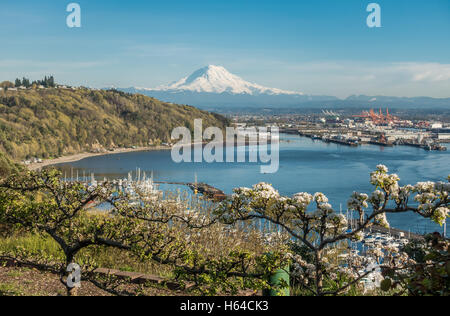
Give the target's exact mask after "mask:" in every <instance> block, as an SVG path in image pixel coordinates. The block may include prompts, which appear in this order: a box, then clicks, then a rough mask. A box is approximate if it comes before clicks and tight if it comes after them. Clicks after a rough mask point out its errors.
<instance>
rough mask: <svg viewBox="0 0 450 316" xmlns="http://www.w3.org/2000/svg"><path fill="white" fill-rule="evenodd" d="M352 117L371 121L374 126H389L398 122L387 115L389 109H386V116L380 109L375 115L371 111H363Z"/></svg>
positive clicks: (393, 117)
mask: <svg viewBox="0 0 450 316" xmlns="http://www.w3.org/2000/svg"><path fill="white" fill-rule="evenodd" d="M353 117H355V118H364V119H369V120H370V121H372V122H373V123H374V124H377V125H383V124H390V123H394V122H395V121H397V120H398V118H397V117H395V116H393V115H391V114H390V113H389V109H386V115H385V114H383V111H382V110H381V109H380V112H379V113H375V111H374V110H373V109H371V110H370V111H369V112H368V111H363V112H362V113H361V114H359V115H353Z"/></svg>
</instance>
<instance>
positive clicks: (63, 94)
mask: <svg viewBox="0 0 450 316" xmlns="http://www.w3.org/2000/svg"><path fill="white" fill-rule="evenodd" d="M197 118H199V119H203V125H204V126H205V127H206V126H217V127H224V126H225V124H226V119H225V118H224V117H222V116H220V115H217V114H213V113H208V112H205V111H200V110H198V109H196V108H193V107H190V106H181V105H174V104H169V103H163V102H160V101H158V100H156V99H153V98H150V97H146V96H143V95H132V94H127V93H123V92H119V91H114V90H110V91H99V90H90V89H77V90H72V89H62V88H58V89H56V88H54V89H53V88H52V89H40V90H19V91H0V151H2V152H4V153H6V155H7V156H8V157H10V158H12V159H14V160H16V161H17V160H22V159H27V158H30V157H39V158H53V157H58V156H62V155H66V154H72V153H78V152H84V151H92V150H102V149H106V150H107V149H111V148H116V147H131V146H148V145H151V144H155V145H156V144H158V143H161V142H168V141H169V140H170V135H171V132H172V129H173V128H175V127H178V126H186V127H188V128H190V129H191V130H193V123H194V119H197Z"/></svg>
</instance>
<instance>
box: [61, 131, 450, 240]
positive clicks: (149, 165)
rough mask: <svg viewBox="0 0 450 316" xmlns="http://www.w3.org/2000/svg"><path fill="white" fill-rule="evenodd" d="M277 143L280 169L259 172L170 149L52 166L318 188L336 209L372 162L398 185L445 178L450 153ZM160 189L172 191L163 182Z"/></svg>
mask: <svg viewBox="0 0 450 316" xmlns="http://www.w3.org/2000/svg"><path fill="white" fill-rule="evenodd" d="M281 139H282V142H281V144H280V169H279V171H278V172H277V173H276V174H261V173H260V166H259V165H258V164H251V163H244V164H242V163H213V164H207V163H181V164H176V163H174V162H172V159H171V155H170V151H149V152H133V153H125V154H116V155H108V156H98V157H91V158H87V159H84V160H81V161H78V162H73V163H68V164H62V165H57V166H56V167H57V168H59V169H61V170H63V171H64V172H66V174H67V175H68V176H69V175H70V172H71V169H72V168H73V170H74V172H76V171H77V170H78V172H79V174H80V176H81V175H82V173H83V171H84V172H85V173H86V174H89V173H91V172H93V173H95V175H96V177H98V178H100V179H102V178H103V177H106V178H108V179H118V178H126V175H127V174H128V172H129V171H135V170H136V168H141V170H142V171H146V172H147V174H150V172H151V171H153V172H154V177H155V180H157V181H158V180H160V181H176V182H194V178H195V174H197V176H198V181H199V182H205V183H208V184H210V185H212V186H214V187H217V188H219V189H222V190H223V191H225V192H226V193H230V192H231V191H232V189H233V188H234V187H241V186H252V185H253V184H256V183H258V182H268V183H271V184H272V185H273V186H274V187H275V188H276V189H278V190H279V191H280V193H281V194H284V195H292V194H295V193H297V192H310V193H315V192H323V193H325V194H326V195H327V196H328V197H329V199H330V202H331V203H332V205H333V206H334V207H335V209H337V210H339V208H340V205H341V204H342V207H343V209H344V210H345V207H346V202H347V200H348V198H349V196H350V195H351V193H352V192H353V191H359V192H366V193H370V192H371V191H373V188H372V186H371V185H370V183H369V174H370V172H371V171H373V170H374V169H375V167H376V165H377V164H380V163H382V164H385V165H387V166H388V167H389V169H390V171H391V172H395V173H397V174H398V175H399V176H400V178H401V183H402V184H407V183H412V184H415V183H416V182H418V181H444V180H445V179H446V177H447V175H449V174H450V152H427V151H425V150H423V149H419V148H414V147H403V146H401V147H394V148H385V147H378V146H372V145H366V146H362V147H358V148H352V147H347V146H341V145H337V144H326V143H323V142H321V141H313V140H310V139H309V138H303V137H299V136H293V135H283V136H282V137H281ZM161 189H163V190H167V189H174V187H173V186H172V187H171V186H162V187H161ZM390 221H391V225H392V226H393V227H396V228H400V229H405V230H409V229H410V230H411V231H413V232H423V231H424V230H426V231H435V230H438V231H442V228H440V227H439V226H437V225H433V224H430V222H429V220H424V219H422V218H420V217H418V216H417V215H413V214H411V215H410V214H408V215H404V214H402V215H391V216H390Z"/></svg>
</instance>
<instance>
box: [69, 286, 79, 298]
mask: <svg viewBox="0 0 450 316" xmlns="http://www.w3.org/2000/svg"><path fill="white" fill-rule="evenodd" d="M67 296H78V288H77V287H73V288H69V287H67Z"/></svg>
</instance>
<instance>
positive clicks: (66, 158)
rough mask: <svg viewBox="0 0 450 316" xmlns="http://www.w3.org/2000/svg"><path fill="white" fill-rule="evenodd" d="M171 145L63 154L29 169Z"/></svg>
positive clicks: (162, 148) (30, 166)
mask: <svg viewBox="0 0 450 316" xmlns="http://www.w3.org/2000/svg"><path fill="white" fill-rule="evenodd" d="M170 149H171V147H168V146H153V147H137V148H118V149H115V150H114V151H107V152H102V153H80V154H75V155H69V156H63V157H59V158H55V159H47V160H44V161H42V162H41V163H32V164H29V165H27V167H28V169H29V170H32V171H34V170H39V169H41V168H44V167H48V166H52V165H57V164H61V163H68V162H75V161H80V160H83V159H85V158H89V157H95V156H106V155H114V154H123V153H130V152H138V151H151V150H170Z"/></svg>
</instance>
